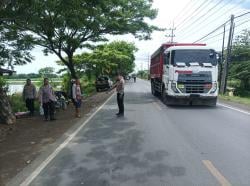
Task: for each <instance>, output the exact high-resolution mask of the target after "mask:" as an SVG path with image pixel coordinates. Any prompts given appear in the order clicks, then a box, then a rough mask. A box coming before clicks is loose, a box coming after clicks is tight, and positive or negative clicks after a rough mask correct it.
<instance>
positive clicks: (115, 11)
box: [2, 0, 159, 78]
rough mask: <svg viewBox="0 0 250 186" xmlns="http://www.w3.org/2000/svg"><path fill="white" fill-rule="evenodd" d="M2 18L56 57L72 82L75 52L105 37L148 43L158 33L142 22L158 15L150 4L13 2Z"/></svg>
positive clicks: (124, 0) (119, 0) (136, 0)
mask: <svg viewBox="0 0 250 186" xmlns="http://www.w3.org/2000/svg"><path fill="white" fill-rule="evenodd" d="M23 10H25V12H23ZM2 14H3V15H5V16H10V17H11V18H12V19H13V20H14V21H13V22H5V25H6V26H8V27H10V28H11V29H13V30H15V31H19V33H20V34H22V35H23V36H26V37H28V38H32V40H28V41H29V43H32V44H33V45H39V46H42V47H44V50H43V52H44V53H45V54H48V53H54V54H56V55H57V56H58V57H59V59H60V60H61V61H62V63H63V64H64V65H66V66H67V68H68V69H69V71H70V73H71V76H72V77H73V78H75V77H76V69H75V63H74V61H73V56H74V53H75V51H76V50H77V49H81V48H84V47H87V46H89V45H90V42H97V41H104V40H106V38H105V35H107V34H112V35H121V34H132V35H134V36H135V37H137V38H139V39H149V38H150V35H151V33H152V32H153V31H154V30H157V29H158V28H157V27H155V26H151V25H149V24H147V23H146V21H145V20H146V19H154V18H155V17H156V15H157V11H156V10H155V9H152V0H133V1H129V0H101V1H97V0H71V1H68V0H57V1H55V0H46V1H39V0H15V4H10V5H8V6H7V7H6V9H5V11H3V12H2ZM158 30H159V29H158Z"/></svg>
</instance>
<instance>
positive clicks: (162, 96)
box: [161, 87, 171, 106]
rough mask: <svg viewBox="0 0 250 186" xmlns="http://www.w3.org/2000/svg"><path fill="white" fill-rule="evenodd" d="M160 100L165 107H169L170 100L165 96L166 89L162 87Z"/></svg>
mask: <svg viewBox="0 0 250 186" xmlns="http://www.w3.org/2000/svg"><path fill="white" fill-rule="evenodd" d="M161 99H162V102H163V103H164V104H165V105H167V106H169V105H171V103H170V99H169V97H168V96H167V94H166V89H165V88H164V87H163V88H162V93H161Z"/></svg>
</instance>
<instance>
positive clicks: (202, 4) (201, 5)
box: [176, 0, 213, 28]
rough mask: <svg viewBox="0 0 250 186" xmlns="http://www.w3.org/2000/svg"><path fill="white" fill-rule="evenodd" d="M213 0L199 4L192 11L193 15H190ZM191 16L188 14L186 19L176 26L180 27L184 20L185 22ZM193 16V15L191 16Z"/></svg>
mask: <svg viewBox="0 0 250 186" xmlns="http://www.w3.org/2000/svg"><path fill="white" fill-rule="evenodd" d="M212 1H213V0H210V1H207V0H204V1H203V2H202V3H201V4H200V5H199V7H197V8H196V9H195V10H194V11H193V12H192V13H191V15H189V16H192V14H194V13H195V12H197V11H198V10H199V9H200V8H201V7H203V6H204V5H206V3H209V2H210V3H211V2H212ZM189 16H187V17H186V18H185V19H184V20H182V21H181V22H180V23H179V24H178V25H177V26H176V28H178V27H179V26H180V25H181V24H182V23H183V22H185V21H187V20H189V19H190V17H189ZM191 18H192V17H191Z"/></svg>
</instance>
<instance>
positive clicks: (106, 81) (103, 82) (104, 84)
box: [95, 76, 113, 92]
mask: <svg viewBox="0 0 250 186" xmlns="http://www.w3.org/2000/svg"><path fill="white" fill-rule="evenodd" d="M95 85H96V91H97V92H99V91H100V90H103V89H110V88H111V87H112V85H113V82H112V81H111V79H110V78H109V77H108V76H100V77H98V78H97V79H96V82H95Z"/></svg>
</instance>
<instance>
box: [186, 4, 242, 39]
mask: <svg viewBox="0 0 250 186" xmlns="http://www.w3.org/2000/svg"><path fill="white" fill-rule="evenodd" d="M244 1H245V0H241V1H240V2H238V3H237V4H236V5H235V6H233V7H231V8H229V9H227V10H226V12H225V13H228V12H230V11H232V10H233V9H235V8H237V7H238V6H239V5H240V4H241V3H242V2H244ZM229 2H230V1H229ZM229 2H227V3H226V4H228V3H229ZM219 17H220V16H219ZM216 19H218V18H217V17H216ZM216 19H213V21H210V22H209V23H207V24H206V25H209V24H210V23H211V22H214V21H215V20H216ZM198 22H199V20H198V21H197V22H195V24H193V25H192V26H191V27H194V26H195V25H196V24H198ZM204 23H205V22H204ZM202 25H203V24H200V26H198V28H200V27H201V26H202ZM191 27H190V28H191ZM205 28H206V26H203V28H202V29H205ZM195 29H197V27H195ZM190 33H192V32H191V30H190V31H189V32H187V30H185V34H184V36H182V38H183V37H187V36H189V35H190Z"/></svg>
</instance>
